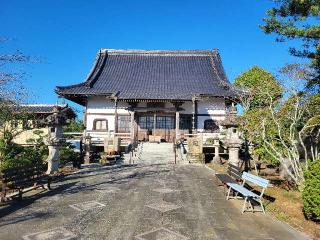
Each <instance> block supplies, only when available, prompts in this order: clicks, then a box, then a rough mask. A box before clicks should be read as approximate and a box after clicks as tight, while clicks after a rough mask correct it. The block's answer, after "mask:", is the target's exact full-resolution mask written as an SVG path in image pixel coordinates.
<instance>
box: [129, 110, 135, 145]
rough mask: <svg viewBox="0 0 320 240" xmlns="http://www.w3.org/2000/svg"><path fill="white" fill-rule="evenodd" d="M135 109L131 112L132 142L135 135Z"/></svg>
mask: <svg viewBox="0 0 320 240" xmlns="http://www.w3.org/2000/svg"><path fill="white" fill-rule="evenodd" d="M134 113H135V112H134V111H132V112H131V136H130V137H131V143H132V144H133V143H134V136H135V124H134Z"/></svg>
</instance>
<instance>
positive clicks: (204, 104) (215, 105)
mask: <svg viewBox="0 0 320 240" xmlns="http://www.w3.org/2000/svg"><path fill="white" fill-rule="evenodd" d="M225 108H226V106H225V100H224V99H223V98H215V99H211V100H205V101H198V114H225V112H226V110H225Z"/></svg>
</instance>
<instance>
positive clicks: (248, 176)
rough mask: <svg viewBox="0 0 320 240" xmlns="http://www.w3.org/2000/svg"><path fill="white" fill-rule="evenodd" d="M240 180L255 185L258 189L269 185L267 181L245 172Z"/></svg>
mask: <svg viewBox="0 0 320 240" xmlns="http://www.w3.org/2000/svg"><path fill="white" fill-rule="evenodd" d="M242 178H243V179H244V180H247V181H249V182H252V183H254V184H257V185H259V186H260V187H263V188H266V187H268V184H269V180H267V179H264V178H261V177H258V176H256V175H252V174H250V173H247V172H243V174H242Z"/></svg>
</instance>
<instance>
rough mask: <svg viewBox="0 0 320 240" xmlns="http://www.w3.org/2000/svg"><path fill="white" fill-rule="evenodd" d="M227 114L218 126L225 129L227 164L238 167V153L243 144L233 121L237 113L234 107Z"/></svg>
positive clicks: (236, 125)
mask: <svg viewBox="0 0 320 240" xmlns="http://www.w3.org/2000/svg"><path fill="white" fill-rule="evenodd" d="M229 113H230V114H229V115H228V116H227V117H226V119H225V120H224V121H222V122H221V123H220V125H221V126H224V127H226V129H227V136H226V140H225V145H226V147H227V148H228V152H229V162H230V163H231V164H233V165H235V166H239V162H240V158H239V151H240V148H241V146H242V144H243V140H242V139H241V138H240V135H239V132H238V123H237V122H236V119H235V115H236V113H237V111H236V108H235V106H234V105H232V107H231V108H230V111H229Z"/></svg>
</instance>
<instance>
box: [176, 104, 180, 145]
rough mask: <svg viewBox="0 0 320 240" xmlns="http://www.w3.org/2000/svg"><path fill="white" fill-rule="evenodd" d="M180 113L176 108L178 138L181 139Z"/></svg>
mask: <svg viewBox="0 0 320 240" xmlns="http://www.w3.org/2000/svg"><path fill="white" fill-rule="evenodd" d="M179 123H180V113H179V111H178V110H176V140H178V139H180V125H179Z"/></svg>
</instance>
